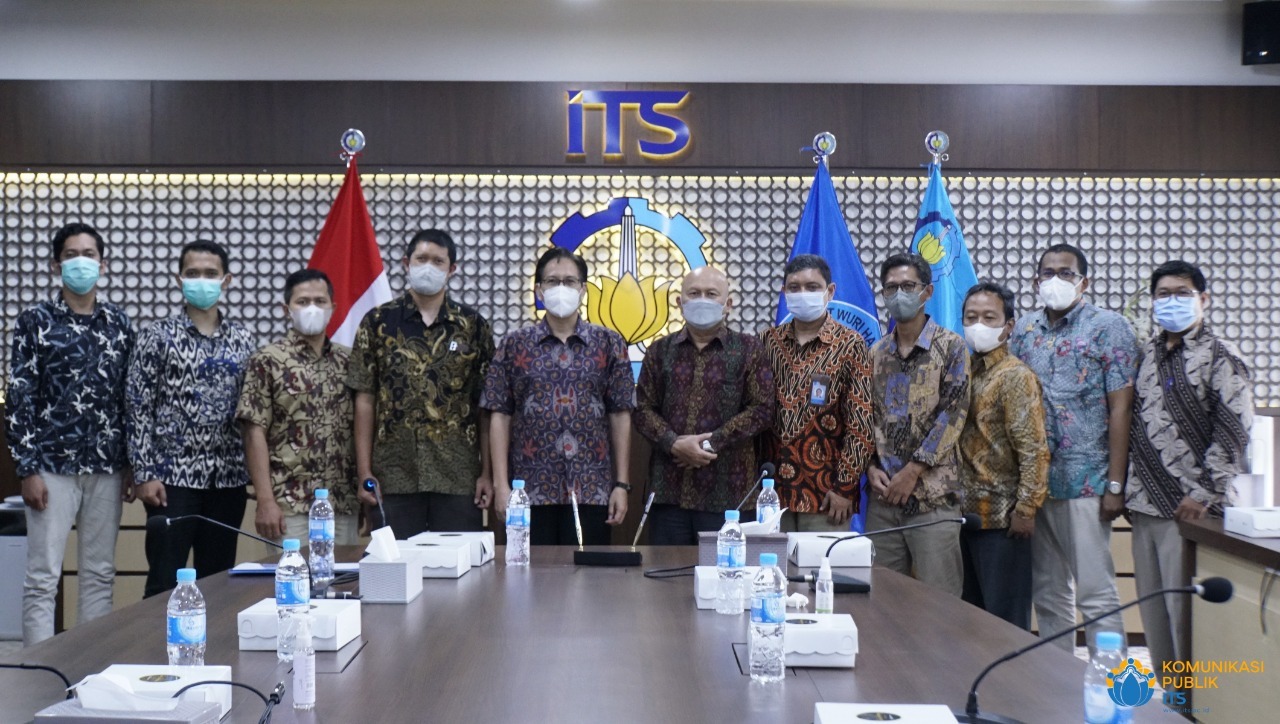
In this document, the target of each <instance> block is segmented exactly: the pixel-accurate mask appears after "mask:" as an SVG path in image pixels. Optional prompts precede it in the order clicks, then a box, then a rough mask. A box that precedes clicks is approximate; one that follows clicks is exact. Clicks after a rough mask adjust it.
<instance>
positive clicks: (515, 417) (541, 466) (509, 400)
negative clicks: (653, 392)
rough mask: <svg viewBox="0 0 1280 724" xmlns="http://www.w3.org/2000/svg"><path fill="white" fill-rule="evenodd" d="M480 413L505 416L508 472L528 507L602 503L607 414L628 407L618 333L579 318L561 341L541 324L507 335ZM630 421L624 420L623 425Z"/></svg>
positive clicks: (631, 390) (607, 475)
mask: <svg viewBox="0 0 1280 724" xmlns="http://www.w3.org/2000/svg"><path fill="white" fill-rule="evenodd" d="M480 404H481V405H482V406H483V407H484V408H485V409H486V410H492V411H493V412H500V413H502V414H504V415H510V416H511V441H510V445H511V447H510V454H509V464H510V468H509V470H510V476H511V479H512V480H524V481H525V491H526V492H527V493H528V494H529V500H530V503H531V504H533V505H557V504H564V503H569V502H571V498H570V493H571V492H572V491H573V490H574V489H575V488H576V489H577V492H578V502H579V503H581V504H591V505H605V504H607V503H608V502H609V494H610V493H611V492H613V481H614V479H615V478H614V474H613V473H614V471H613V453H612V444H611V443H610V435H609V415H610V414H611V413H616V412H627V411H629V410H631V409H632V408H634V407H635V381H634V378H633V377H632V372H631V363H630V362H629V361H628V360H627V344H626V342H624V341H623V339H622V336H621V335H619V334H618V333H617V332H614V331H613V330H611V329H605V328H604V327H600V326H597V325H594V324H590V323H588V322H584V321H582V320H581V319H579V320H578V324H577V326H576V327H575V328H574V330H573V333H572V334H570V335H569V339H568V341H567V342H561V341H560V339H559V338H558V337H556V336H555V335H554V334H552V333H551V328H550V327H548V326H547V323H546V321H545V320H544V321H540V322H538V323H537V324H534V325H532V326H529V327H525V328H524V329H520V330H517V331H515V332H511V333H509V334H508V335H507V336H506V338H505V339H503V340H502V347H501V348H500V349H499V350H498V354H497V356H496V357H494V359H493V365H492V366H491V367H490V368H489V376H488V377H487V378H486V380H485V386H484V398H483V400H482V401H481V403H480ZM628 424H630V423H628Z"/></svg>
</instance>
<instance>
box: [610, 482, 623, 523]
mask: <svg viewBox="0 0 1280 724" xmlns="http://www.w3.org/2000/svg"><path fill="white" fill-rule="evenodd" d="M626 517H627V491H625V490H623V489H622V488H614V489H613V492H612V493H609V519H608V520H606V521H605V523H608V524H609V525H617V524H619V523H621V522H622V519H623V518H626Z"/></svg>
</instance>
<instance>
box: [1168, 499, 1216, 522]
mask: <svg viewBox="0 0 1280 724" xmlns="http://www.w3.org/2000/svg"><path fill="white" fill-rule="evenodd" d="M1207 512H1209V508H1208V507H1207V506H1204V505H1201V504H1200V502H1199V501H1197V500H1196V499H1195V498H1192V497H1191V496H1190V495H1187V496H1184V497H1183V498H1182V501H1181V502H1180V503H1178V507H1177V508H1176V509H1174V511H1173V517H1174V519H1175V520H1200V519H1201V518H1203V517H1204V514H1205V513H1207Z"/></svg>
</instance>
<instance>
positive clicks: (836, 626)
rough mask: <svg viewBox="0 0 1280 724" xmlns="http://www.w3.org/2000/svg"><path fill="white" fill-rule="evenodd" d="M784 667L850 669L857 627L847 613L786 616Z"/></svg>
mask: <svg viewBox="0 0 1280 724" xmlns="http://www.w3.org/2000/svg"><path fill="white" fill-rule="evenodd" d="M782 650H783V651H784V652H786V661H787V666H811V667H824V668H836V669H852V668H853V663H854V659H855V658H856V657H857V655H858V626H857V624H855V623H854V622H853V616H850V615H849V614H847V613H804V612H800V613H789V614H787V623H786V626H784V627H783V629H782Z"/></svg>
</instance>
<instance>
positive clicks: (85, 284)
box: [59, 256, 102, 294]
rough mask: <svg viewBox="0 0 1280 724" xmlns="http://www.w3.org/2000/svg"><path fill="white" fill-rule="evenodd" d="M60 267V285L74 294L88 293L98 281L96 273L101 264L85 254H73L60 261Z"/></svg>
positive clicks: (100, 269)
mask: <svg viewBox="0 0 1280 724" xmlns="http://www.w3.org/2000/svg"><path fill="white" fill-rule="evenodd" d="M59 266H60V267H62V285H63V286H65V287H66V288H67V289H70V290H71V291H72V292H74V293H75V294H88V293H89V290H90V289H93V286H94V285H95V284H97V283H98V275H99V274H100V273H101V271H102V266H101V265H100V264H98V262H96V261H94V260H93V259H90V258H89V257H87V256H74V257H71V258H70V259H67V260H66V261H63V262H60V263H59Z"/></svg>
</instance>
